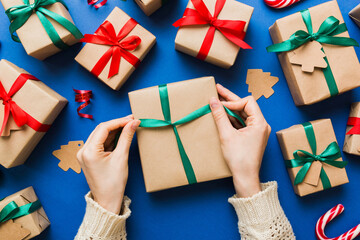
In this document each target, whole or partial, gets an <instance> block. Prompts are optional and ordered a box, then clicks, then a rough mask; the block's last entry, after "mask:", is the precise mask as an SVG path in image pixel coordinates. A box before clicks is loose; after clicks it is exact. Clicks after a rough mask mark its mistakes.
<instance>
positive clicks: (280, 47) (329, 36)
mask: <svg viewBox="0 0 360 240" xmlns="http://www.w3.org/2000/svg"><path fill="white" fill-rule="evenodd" d="M300 13H301V16H302V19H303V21H304V23H305V26H306V28H307V32H306V31H304V30H298V31H296V32H295V33H294V34H293V35H291V36H290V38H289V39H288V40H286V41H284V42H281V43H277V44H274V45H271V46H269V47H267V48H266V50H267V51H268V52H288V51H292V50H294V49H296V48H298V47H300V46H302V45H303V44H305V43H307V42H310V41H317V42H319V43H324V44H331V45H338V46H357V47H358V46H359V44H358V42H357V41H356V40H355V39H353V38H348V37H335V35H338V34H340V33H343V32H346V31H347V27H346V25H345V23H342V24H340V21H339V20H338V19H337V18H335V17H334V16H330V17H328V18H326V19H325V21H324V22H323V23H322V24H321V25H320V28H319V30H318V32H316V33H314V32H313V27H312V22H311V16H310V12H309V10H308V9H305V10H303V11H301V12H300ZM322 51H323V52H324V49H322ZM324 53H325V52H324ZM324 59H325V61H326V63H327V67H326V68H324V69H323V73H324V76H325V79H326V82H327V85H328V88H329V91H330V95H331V96H335V95H337V94H339V90H338V88H337V86H336V82H335V78H334V75H333V73H332V71H331V68H330V64H329V62H328V59H327V57H326V56H325V57H324Z"/></svg>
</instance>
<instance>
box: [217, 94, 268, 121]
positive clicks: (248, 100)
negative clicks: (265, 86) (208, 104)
mask: <svg viewBox="0 0 360 240" xmlns="http://www.w3.org/2000/svg"><path fill="white" fill-rule="evenodd" d="M222 104H223V105H224V106H225V107H227V108H229V109H230V110H236V111H244V113H245V114H246V115H247V116H248V117H254V118H264V116H263V115H262V112H261V110H260V107H259V105H258V104H257V102H256V101H255V99H254V97H252V96H248V97H245V98H242V99H240V100H238V101H232V102H222Z"/></svg>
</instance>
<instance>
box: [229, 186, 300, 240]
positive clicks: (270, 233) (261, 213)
mask: <svg viewBox="0 0 360 240" xmlns="http://www.w3.org/2000/svg"><path fill="white" fill-rule="evenodd" d="M261 188H262V191H261V192H259V193H257V194H255V195H254V196H252V197H250V198H236V197H235V196H233V197H231V198H229V202H230V203H231V204H232V205H233V206H234V208H235V211H236V213H237V215H238V218H239V222H238V226H239V232H240V235H241V239H242V240H255V239H259V240H260V239H267V240H275V239H276V240H293V239H295V236H294V232H293V229H292V227H291V225H290V222H289V220H288V219H287V217H286V216H285V213H284V211H283V209H282V207H281V206H280V202H279V198H278V193H277V182H268V183H263V184H261Z"/></svg>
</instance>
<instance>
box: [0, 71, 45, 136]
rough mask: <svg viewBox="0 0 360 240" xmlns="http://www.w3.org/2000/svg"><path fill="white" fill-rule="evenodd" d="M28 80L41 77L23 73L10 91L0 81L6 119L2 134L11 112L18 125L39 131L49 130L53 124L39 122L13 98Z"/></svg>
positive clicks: (0, 95) (0, 94) (0, 97)
mask: <svg viewBox="0 0 360 240" xmlns="http://www.w3.org/2000/svg"><path fill="white" fill-rule="evenodd" d="M27 80H34V81H39V79H37V78H36V77H34V76H32V75H30V74H25V73H22V74H20V75H19V77H18V78H17V79H16V80H15V82H14V84H13V85H12V86H11V88H10V90H9V92H8V93H7V92H6V91H5V88H4V86H3V84H2V83H1V81H0V100H2V101H3V105H4V106H5V107H4V121H3V124H2V126H1V130H0V136H1V134H2V133H3V131H4V128H5V126H6V124H7V122H8V120H9V116H10V114H12V116H13V119H14V121H15V123H16V125H17V126H18V127H21V126H24V125H25V124H26V125H28V126H29V127H31V128H32V129H34V130H35V131H37V132H47V131H48V130H49V128H50V126H51V125H47V124H42V123H40V122H38V121H37V120H36V119H35V118H33V117H32V116H30V115H29V114H28V113H26V112H25V111H24V110H22V109H21V108H20V107H19V106H18V105H17V104H16V102H14V101H13V100H12V99H11V97H12V96H14V94H16V93H17V92H18V91H19V90H20V89H21V88H22V87H23V86H24V84H25V83H26V81H27Z"/></svg>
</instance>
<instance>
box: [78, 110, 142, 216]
mask: <svg viewBox="0 0 360 240" xmlns="http://www.w3.org/2000/svg"><path fill="white" fill-rule="evenodd" d="M139 124H140V121H139V120H134V118H133V116H132V115H130V116H127V117H125V118H120V119H115V120H111V121H108V122H104V123H101V124H99V125H98V126H97V127H96V128H95V130H94V131H93V132H92V133H91V134H90V136H89V138H88V140H87V141H86V143H85V144H84V146H83V147H82V148H81V149H80V151H79V152H78V154H77V159H78V160H79V162H80V165H81V168H82V170H83V171H84V174H85V177H86V180H87V182H88V184H89V187H90V190H91V193H92V195H93V197H94V200H95V201H96V202H97V203H99V204H100V206H102V207H103V208H105V209H106V210H108V211H110V212H113V213H115V214H119V213H120V210H121V205H122V200H123V197H124V191H125V186H126V182H127V179H128V157H129V148H130V145H131V141H132V139H133V136H134V133H135V130H136V128H137V127H138V126H139ZM120 131H122V132H121V135H120V138H119V141H118V143H117V146H116V148H115V149H114V140H115V136H116V134H117V133H118V132H120Z"/></svg>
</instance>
